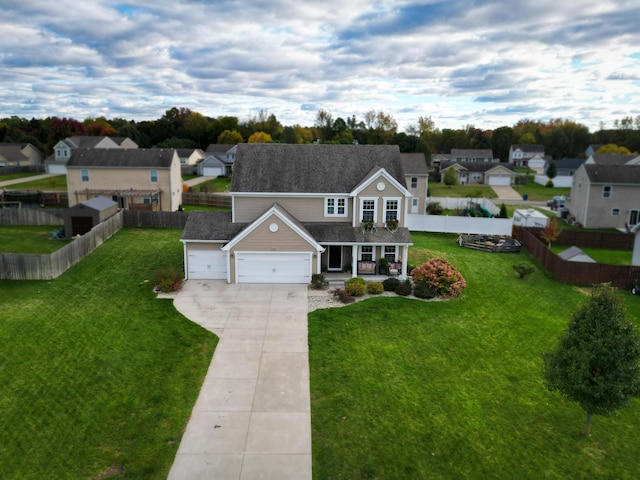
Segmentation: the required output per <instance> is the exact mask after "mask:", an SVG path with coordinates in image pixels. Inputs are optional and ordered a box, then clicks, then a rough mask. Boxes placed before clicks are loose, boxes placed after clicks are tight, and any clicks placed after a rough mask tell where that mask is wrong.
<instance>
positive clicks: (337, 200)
mask: <svg viewBox="0 0 640 480" xmlns="http://www.w3.org/2000/svg"><path fill="white" fill-rule="evenodd" d="M324 216H325V217H346V216H347V199H346V198H343V197H327V198H325V199H324Z"/></svg>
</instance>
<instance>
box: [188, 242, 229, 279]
mask: <svg viewBox="0 0 640 480" xmlns="http://www.w3.org/2000/svg"><path fill="white" fill-rule="evenodd" d="M187 257H188V262H189V267H188V272H187V277H188V278H190V279H193V280H226V279H227V255H226V252H223V251H222V250H193V249H190V250H188V253H187Z"/></svg>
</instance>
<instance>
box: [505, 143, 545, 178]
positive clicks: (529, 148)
mask: <svg viewBox="0 0 640 480" xmlns="http://www.w3.org/2000/svg"><path fill="white" fill-rule="evenodd" d="M531 160H536V161H542V165H544V162H545V158H544V145H538V144H514V145H511V146H510V147H509V163H510V164H511V165H513V166H514V167H529V166H531V167H532V168H533V167H535V165H529V162H530V161H531ZM534 163H535V162H534ZM534 169H535V168H534ZM535 170H537V169H535ZM537 173H542V172H537Z"/></svg>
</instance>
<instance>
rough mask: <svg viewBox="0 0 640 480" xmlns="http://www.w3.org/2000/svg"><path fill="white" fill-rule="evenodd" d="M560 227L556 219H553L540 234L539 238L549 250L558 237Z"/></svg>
mask: <svg viewBox="0 0 640 480" xmlns="http://www.w3.org/2000/svg"><path fill="white" fill-rule="evenodd" d="M560 232H561V230H560V227H559V226H558V217H553V218H552V219H551V220H550V221H548V222H547V224H546V225H545V227H544V228H543V229H542V231H541V232H540V237H541V238H542V239H543V240H544V241H545V242H547V246H548V247H549V248H551V243H552V242H555V241H556V240H557V239H558V237H559V236H560Z"/></svg>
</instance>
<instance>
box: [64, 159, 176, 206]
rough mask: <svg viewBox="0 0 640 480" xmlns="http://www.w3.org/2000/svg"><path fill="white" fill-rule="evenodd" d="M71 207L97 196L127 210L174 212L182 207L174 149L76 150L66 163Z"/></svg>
mask: <svg viewBox="0 0 640 480" xmlns="http://www.w3.org/2000/svg"><path fill="white" fill-rule="evenodd" d="M67 191H68V193H69V207H73V206H74V205H76V204H77V203H80V202H83V201H85V200H89V199H91V198H94V197H97V196H104V197H107V198H110V199H112V200H114V201H116V202H118V206H119V207H120V208H124V209H127V210H150V211H166V212H173V211H176V210H178V207H179V206H180V204H181V203H182V176H181V174H180V159H179V157H178V154H177V153H176V151H175V150H174V149H162V148H146V149H145V148H140V149H130V150H125V149H111V148H110V149H93V148H82V149H76V150H75V151H74V152H73V154H72V155H71V158H70V159H69V161H68V162H67Z"/></svg>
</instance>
